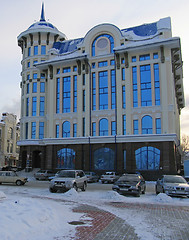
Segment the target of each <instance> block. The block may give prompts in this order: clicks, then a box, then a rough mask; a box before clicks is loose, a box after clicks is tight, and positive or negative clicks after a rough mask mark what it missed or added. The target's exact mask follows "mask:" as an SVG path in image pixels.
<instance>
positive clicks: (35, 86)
mask: <svg viewBox="0 0 189 240" xmlns="http://www.w3.org/2000/svg"><path fill="white" fill-rule="evenodd" d="M32 86H33V88H32V92H33V93H36V92H37V82H33V84H32Z"/></svg>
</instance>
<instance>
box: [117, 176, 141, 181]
mask: <svg viewBox="0 0 189 240" xmlns="http://www.w3.org/2000/svg"><path fill="white" fill-rule="evenodd" d="M119 181H120V182H122V181H124V182H138V181H139V177H138V176H133V175H132V176H129V175H126V176H122V177H120V178H119Z"/></svg>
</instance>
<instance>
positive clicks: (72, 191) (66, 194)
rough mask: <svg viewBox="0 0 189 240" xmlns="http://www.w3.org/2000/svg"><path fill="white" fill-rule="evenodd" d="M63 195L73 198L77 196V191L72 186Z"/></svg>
mask: <svg viewBox="0 0 189 240" xmlns="http://www.w3.org/2000/svg"><path fill="white" fill-rule="evenodd" d="M64 196H65V197H69V198H73V199H74V198H77V197H78V192H77V191H76V190H75V189H74V188H71V189H70V190H69V191H67V192H65V193H64Z"/></svg>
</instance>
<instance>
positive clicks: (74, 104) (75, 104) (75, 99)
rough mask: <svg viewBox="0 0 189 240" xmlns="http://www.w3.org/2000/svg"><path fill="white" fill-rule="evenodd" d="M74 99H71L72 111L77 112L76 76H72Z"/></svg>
mask: <svg viewBox="0 0 189 240" xmlns="http://www.w3.org/2000/svg"><path fill="white" fill-rule="evenodd" d="M73 84H74V86H73V87H74V89H73V91H74V98H73V111H74V112H77V76H74V82H73Z"/></svg>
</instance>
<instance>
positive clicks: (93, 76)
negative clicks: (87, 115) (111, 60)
mask: <svg viewBox="0 0 189 240" xmlns="http://www.w3.org/2000/svg"><path fill="white" fill-rule="evenodd" d="M92 110H96V74H95V73H92Z"/></svg>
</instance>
